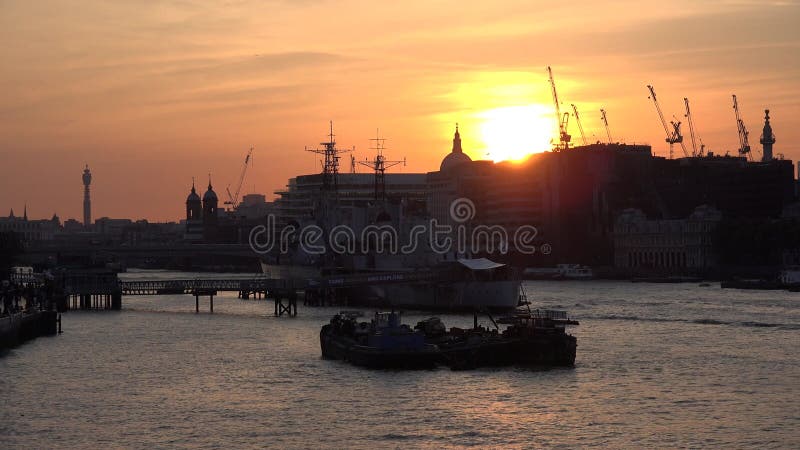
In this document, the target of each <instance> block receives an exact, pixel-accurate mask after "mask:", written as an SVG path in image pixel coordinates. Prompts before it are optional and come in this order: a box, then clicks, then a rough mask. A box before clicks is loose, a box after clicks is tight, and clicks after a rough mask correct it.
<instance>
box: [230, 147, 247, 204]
mask: <svg viewBox="0 0 800 450" xmlns="http://www.w3.org/2000/svg"><path fill="white" fill-rule="evenodd" d="M252 156H253V147H250V150H249V151H248V152H247V156H246V157H245V158H244V166H242V174H241V175H239V184H237V185H236V193H235V194H233V195H231V186H230V185H228V187H226V188H225V190H226V191H228V200H227V201H225V204H226V205H230V206H231V208H232V209H236V207H237V206H239V193H240V192H241V190H242V183H244V175H245V173H247V165H248V164H250V158H251V157H252Z"/></svg>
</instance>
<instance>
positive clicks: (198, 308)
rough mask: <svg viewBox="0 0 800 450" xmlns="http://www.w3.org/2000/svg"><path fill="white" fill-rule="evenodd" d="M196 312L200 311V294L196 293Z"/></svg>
mask: <svg viewBox="0 0 800 450" xmlns="http://www.w3.org/2000/svg"><path fill="white" fill-rule="evenodd" d="M194 312H195V314H197V313H199V312H200V296H199V295H198V294H194Z"/></svg>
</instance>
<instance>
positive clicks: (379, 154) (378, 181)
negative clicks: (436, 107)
mask: <svg viewBox="0 0 800 450" xmlns="http://www.w3.org/2000/svg"><path fill="white" fill-rule="evenodd" d="M456 132H458V124H456ZM370 140H371V141H373V142H375V144H374V147H370V150H375V159H374V160H372V161H370V160H366V161H359V162H358V163H359V164H361V165H362V166H366V167H369V168H370V169H372V170H373V171H374V172H375V188H374V191H375V192H374V194H375V200H376V201H383V200H385V199H386V169H388V168H390V167H394V166H396V165H398V164H403V165H405V164H406V159H405V158H403V159H402V160H398V161H389V160H387V159H386V157H385V156H384V155H383V151H384V150H386V138H382V137H381V134H380V130H379V129H376V131H375V138H374V139H370Z"/></svg>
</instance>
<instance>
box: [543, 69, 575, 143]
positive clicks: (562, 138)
mask: <svg viewBox="0 0 800 450" xmlns="http://www.w3.org/2000/svg"><path fill="white" fill-rule="evenodd" d="M547 73H548V75H549V76H550V87H551V88H552V89H553V102H554V103H555V104H556V123H558V141H559V143H558V145H557V146H556V149H557V150H566V149H567V148H569V141H570V139H571V138H572V136H570V135H569V133H567V125H568V124H569V113H568V112H565V113H564V115H563V116H562V115H561V107H560V106H559V104H558V93H557V92H556V81H555V80H554V79H553V69H551V68H550V66H547Z"/></svg>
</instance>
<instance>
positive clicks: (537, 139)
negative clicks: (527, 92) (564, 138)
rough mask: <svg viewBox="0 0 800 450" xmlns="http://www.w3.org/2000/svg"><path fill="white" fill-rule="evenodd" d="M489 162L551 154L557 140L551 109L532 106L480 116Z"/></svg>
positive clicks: (508, 107)
mask: <svg viewBox="0 0 800 450" xmlns="http://www.w3.org/2000/svg"><path fill="white" fill-rule="evenodd" d="M477 117H478V119H479V121H480V135H481V139H482V141H483V144H484V152H485V153H486V155H487V156H488V158H489V159H492V160H494V161H495V162H498V161H517V160H521V159H523V158H525V157H526V156H528V155H530V154H531V153H538V152H543V151H546V150H549V149H550V147H551V144H550V143H551V140H552V138H553V136H555V121H554V120H553V118H552V108H548V107H546V106H544V105H539V104H530V105H522V106H507V107H502V108H495V109H489V110H486V111H482V112H480V113H478V114H477Z"/></svg>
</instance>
